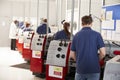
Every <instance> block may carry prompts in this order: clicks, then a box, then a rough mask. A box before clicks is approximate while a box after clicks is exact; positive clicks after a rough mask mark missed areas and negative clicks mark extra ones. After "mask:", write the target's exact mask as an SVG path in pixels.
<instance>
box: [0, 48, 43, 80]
mask: <svg viewBox="0 0 120 80" xmlns="http://www.w3.org/2000/svg"><path fill="white" fill-rule="evenodd" d="M20 63H25V61H24V59H23V58H22V56H21V54H20V53H19V52H18V51H11V50H10V49H9V48H6V47H1V48H0V80H45V79H40V78H37V77H35V76H33V75H32V72H31V71H30V70H27V69H20V68H14V67H10V66H11V65H15V64H20Z"/></svg>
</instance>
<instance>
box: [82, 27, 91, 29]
mask: <svg viewBox="0 0 120 80" xmlns="http://www.w3.org/2000/svg"><path fill="white" fill-rule="evenodd" d="M82 30H91V28H90V27H83V28H82Z"/></svg>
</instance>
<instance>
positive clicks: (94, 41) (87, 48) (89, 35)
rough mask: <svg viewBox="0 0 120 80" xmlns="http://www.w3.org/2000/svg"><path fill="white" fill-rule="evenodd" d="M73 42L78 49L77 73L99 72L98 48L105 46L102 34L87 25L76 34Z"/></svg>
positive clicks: (73, 47)
mask: <svg viewBox="0 0 120 80" xmlns="http://www.w3.org/2000/svg"><path fill="white" fill-rule="evenodd" d="M72 44H74V45H72V49H73V51H76V60H77V61H76V62H77V73H80V74H81V73H82V74H86V73H99V72H100V66H99V57H98V49H99V48H100V47H101V46H104V43H102V38H101V36H100V34H99V33H97V32H95V31H93V30H91V28H90V27H85V28H83V29H82V30H81V31H80V32H78V33H77V34H76V35H75V37H74V39H73V43H72Z"/></svg>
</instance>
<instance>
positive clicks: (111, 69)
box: [103, 55, 120, 80]
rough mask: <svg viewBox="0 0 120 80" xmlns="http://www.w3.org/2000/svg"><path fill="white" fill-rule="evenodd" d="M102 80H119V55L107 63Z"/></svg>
mask: <svg viewBox="0 0 120 80" xmlns="http://www.w3.org/2000/svg"><path fill="white" fill-rule="evenodd" d="M103 80H120V55H118V56H116V57H114V58H112V59H111V60H109V61H107V63H106V67H105V71H104V79H103Z"/></svg>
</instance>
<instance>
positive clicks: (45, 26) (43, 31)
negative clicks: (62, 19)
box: [37, 19, 51, 34]
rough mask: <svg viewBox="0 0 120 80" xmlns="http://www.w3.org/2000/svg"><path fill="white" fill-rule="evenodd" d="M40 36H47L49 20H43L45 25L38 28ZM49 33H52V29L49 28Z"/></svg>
mask: <svg viewBox="0 0 120 80" xmlns="http://www.w3.org/2000/svg"><path fill="white" fill-rule="evenodd" d="M37 33H38V34H47V19H44V20H43V24H42V25H40V26H38V28H37ZM48 33H51V29H50V27H48Z"/></svg>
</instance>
